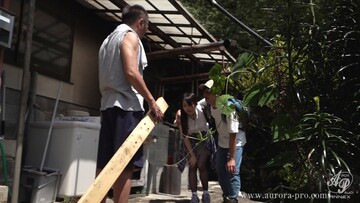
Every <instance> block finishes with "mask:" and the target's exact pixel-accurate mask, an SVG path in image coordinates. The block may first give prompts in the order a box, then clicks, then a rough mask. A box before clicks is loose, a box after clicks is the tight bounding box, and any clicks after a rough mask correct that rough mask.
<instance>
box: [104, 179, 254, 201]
mask: <svg viewBox="0 0 360 203" xmlns="http://www.w3.org/2000/svg"><path fill="white" fill-rule="evenodd" d="M209 193H210V196H211V202H214V203H221V202H222V191H221V188H220V186H219V184H218V182H217V181H210V182H209ZM198 195H199V198H200V200H201V195H202V192H201V190H200V191H198ZM190 198H191V192H190V191H189V190H188V188H187V186H181V193H180V194H179V195H173V194H165V193H157V194H149V195H141V194H140V195H131V198H130V199H129V203H146V202H149V203H173V202H177V203H187V202H190ZM238 200H239V202H241V203H256V201H252V200H250V199H248V198H241V197H239V198H238ZM106 203H113V201H112V200H110V199H108V200H107V201H106Z"/></svg>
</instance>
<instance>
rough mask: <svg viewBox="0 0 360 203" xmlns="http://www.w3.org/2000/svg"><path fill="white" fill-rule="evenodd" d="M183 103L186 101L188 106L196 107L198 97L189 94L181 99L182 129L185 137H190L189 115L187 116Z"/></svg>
mask: <svg viewBox="0 0 360 203" xmlns="http://www.w3.org/2000/svg"><path fill="white" fill-rule="evenodd" d="M183 101H186V103H187V104H188V105H192V104H194V105H195V106H196V105H197V98H196V95H195V94H194V93H192V92H187V93H185V94H184V95H183V98H182V99H181V104H180V106H181V129H182V131H183V132H182V133H183V134H184V135H188V130H189V126H188V117H189V116H188V115H187V114H186V112H185V111H184V109H183V105H182V103H183Z"/></svg>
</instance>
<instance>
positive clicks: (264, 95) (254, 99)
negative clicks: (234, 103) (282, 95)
mask: <svg viewBox="0 0 360 203" xmlns="http://www.w3.org/2000/svg"><path fill="white" fill-rule="evenodd" d="M277 95H278V91H277V89H276V88H275V86H274V85H265V84H261V83H259V84H256V85H254V86H253V87H252V88H251V89H249V90H248V91H247V93H246V94H245V99H244V103H245V104H246V105H255V106H264V105H271V103H272V102H273V101H274V100H275V99H276V98H277Z"/></svg>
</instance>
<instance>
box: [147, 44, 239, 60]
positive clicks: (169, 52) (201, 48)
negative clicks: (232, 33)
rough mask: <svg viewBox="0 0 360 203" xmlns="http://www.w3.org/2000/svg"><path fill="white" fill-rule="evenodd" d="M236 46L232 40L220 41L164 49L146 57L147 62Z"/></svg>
mask: <svg viewBox="0 0 360 203" xmlns="http://www.w3.org/2000/svg"><path fill="white" fill-rule="evenodd" d="M233 46H236V41H234V40H229V39H225V40H221V41H218V42H212V43H208V44H198V45H193V46H187V47H177V48H174V49H166V50H160V51H154V52H151V53H148V54H147V55H146V56H147V58H148V59H149V60H154V59H160V58H167V57H170V56H178V55H186V54H193V53H199V52H204V53H206V52H210V51H216V50H225V49H227V48H229V47H233Z"/></svg>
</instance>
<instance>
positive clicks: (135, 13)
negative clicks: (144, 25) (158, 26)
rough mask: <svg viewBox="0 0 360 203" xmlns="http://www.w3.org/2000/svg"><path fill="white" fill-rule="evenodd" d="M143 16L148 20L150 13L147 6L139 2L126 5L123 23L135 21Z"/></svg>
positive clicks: (123, 12) (129, 23)
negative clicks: (138, 3)
mask: <svg viewBox="0 0 360 203" xmlns="http://www.w3.org/2000/svg"><path fill="white" fill-rule="evenodd" d="M141 17H144V18H145V20H148V14H147V11H146V10H145V8H144V7H142V6H140V5H137V4H135V5H132V6H126V7H125V8H124V9H123V11H122V20H123V23H125V24H128V25H131V24H133V23H135V22H136V21H137V20H138V19H139V18H141Z"/></svg>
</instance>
